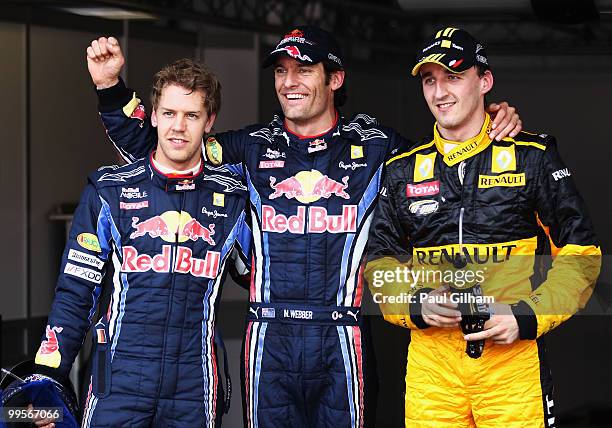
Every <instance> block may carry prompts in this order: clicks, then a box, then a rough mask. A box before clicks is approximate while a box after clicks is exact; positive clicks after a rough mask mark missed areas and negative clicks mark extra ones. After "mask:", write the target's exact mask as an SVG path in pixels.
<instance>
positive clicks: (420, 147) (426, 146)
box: [385, 141, 435, 165]
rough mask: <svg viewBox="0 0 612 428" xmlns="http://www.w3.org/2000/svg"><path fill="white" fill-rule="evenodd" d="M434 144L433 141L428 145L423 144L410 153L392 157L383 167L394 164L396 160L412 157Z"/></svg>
mask: <svg viewBox="0 0 612 428" xmlns="http://www.w3.org/2000/svg"><path fill="white" fill-rule="evenodd" d="M434 143H435V141H431V142H430V143H427V144H423V145H421V146H419V147H416V148H414V149H412V150H410V151H408V152H405V153H402V154H399V155H397V156H394V157H392V158H391V159H389V160H388V161H387V162H386V163H385V165H389V164H391V163H393V162H395V161H396V160H399V159H402V158H405V157H408V156H410V155H412V154H413V153H415V152H418V151H419V150H422V149H426V148H428V147H431V146H432V145H434Z"/></svg>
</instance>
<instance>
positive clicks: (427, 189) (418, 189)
mask: <svg viewBox="0 0 612 428" xmlns="http://www.w3.org/2000/svg"><path fill="white" fill-rule="evenodd" d="M438 193H440V180H435V181H428V182H426V183H420V184H410V183H408V184H407V185H406V196H408V197H409V198H415V197H419V196H432V195H437V194H438Z"/></svg>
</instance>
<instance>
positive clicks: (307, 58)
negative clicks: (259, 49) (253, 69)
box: [261, 26, 344, 69]
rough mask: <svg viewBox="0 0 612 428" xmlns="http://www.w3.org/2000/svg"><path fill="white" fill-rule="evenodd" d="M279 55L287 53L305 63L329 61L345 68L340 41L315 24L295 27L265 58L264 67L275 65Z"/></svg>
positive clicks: (340, 67)
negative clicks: (314, 25)
mask: <svg viewBox="0 0 612 428" xmlns="http://www.w3.org/2000/svg"><path fill="white" fill-rule="evenodd" d="M279 55H286V56H289V57H291V58H294V59H296V60H297V61H299V62H301V63H303V64H317V63H319V62H322V61H328V62H329V63H331V64H335V65H336V66H337V67H338V68H339V69H343V68H344V65H343V63H342V51H341V50H340V46H339V45H338V42H337V41H336V39H335V38H334V36H332V35H331V34H330V33H328V32H327V31H325V30H323V29H321V28H319V27H313V26H302V27H295V28H294V29H292V30H291V31H289V32H288V33H287V34H285V35H284V36H283V38H282V39H281V40H280V41H279V42H278V44H277V45H276V48H274V50H272V52H270V53H269V54H268V56H267V57H266V59H264V61H263V63H262V65H261V66H262V67H263V68H266V67H269V66H271V65H274V62H275V61H276V58H277V57H278V56H279Z"/></svg>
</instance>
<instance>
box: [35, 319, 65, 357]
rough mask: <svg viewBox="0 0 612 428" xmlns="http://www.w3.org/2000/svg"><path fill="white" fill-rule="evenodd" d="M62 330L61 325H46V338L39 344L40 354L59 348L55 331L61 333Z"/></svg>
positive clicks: (50, 352)
mask: <svg viewBox="0 0 612 428" xmlns="http://www.w3.org/2000/svg"><path fill="white" fill-rule="evenodd" d="M62 330H64V329H63V327H50V326H47V328H46V330H45V336H47V340H43V341H42V342H41V344H40V353H41V354H52V353H53V352H55V351H57V350H59V344H58V342H57V333H61V332H62Z"/></svg>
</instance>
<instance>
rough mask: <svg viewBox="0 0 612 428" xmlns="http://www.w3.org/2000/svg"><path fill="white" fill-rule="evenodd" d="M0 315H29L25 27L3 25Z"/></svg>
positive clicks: (0, 28)
mask: <svg viewBox="0 0 612 428" xmlns="http://www.w3.org/2000/svg"><path fill="white" fill-rule="evenodd" d="M0 40H2V55H0V70H2V79H0V94H2V102H1V103H0V117H1V118H2V120H1V121H0V122H1V123H2V126H0V147H1V150H2V155H1V156H0V200H2V203H3V207H2V209H0V224H2V240H3V242H4V243H5V245H2V247H1V248H0V272H2V280H1V284H2V285H1V286H0V296H1V297H0V313H1V314H2V317H3V318H4V319H5V320H9V319H16V318H24V317H25V316H26V243H25V234H26V211H25V210H26V168H25V156H26V150H25V148H26V129H25V127H26V120H25V119H26V117H25V90H26V89H25V88H26V76H25V71H26V68H25V66H26V58H25V43H26V41H25V25H21V24H10V23H4V22H2V23H0Z"/></svg>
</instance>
